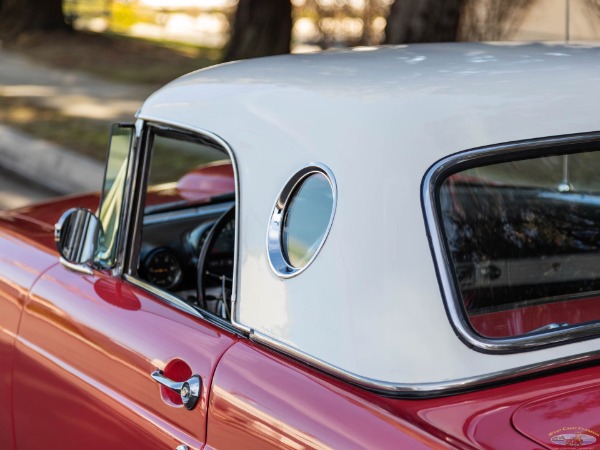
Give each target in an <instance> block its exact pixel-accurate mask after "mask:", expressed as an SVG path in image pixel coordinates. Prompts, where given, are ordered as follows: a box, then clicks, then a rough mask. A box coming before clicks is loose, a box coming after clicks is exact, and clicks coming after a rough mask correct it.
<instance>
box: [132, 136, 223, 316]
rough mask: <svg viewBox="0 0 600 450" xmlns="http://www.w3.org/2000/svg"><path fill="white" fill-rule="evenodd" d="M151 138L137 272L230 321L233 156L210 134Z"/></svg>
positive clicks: (139, 276) (206, 310) (145, 279)
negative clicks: (231, 157) (208, 136)
mask: <svg viewBox="0 0 600 450" xmlns="http://www.w3.org/2000/svg"><path fill="white" fill-rule="evenodd" d="M148 142H149V144H148V147H149V148H148V150H149V153H148V154H149V157H150V160H149V164H148V179H147V184H146V190H145V199H144V201H145V206H144V214H143V225H142V227H141V244H140V249H139V257H138V261H137V275H138V278H140V279H141V280H143V281H144V282H145V283H147V284H149V285H151V286H153V287H154V288H158V289H161V290H163V291H165V292H168V293H169V294H172V295H174V296H176V297H178V298H179V299H181V300H183V301H185V302H187V303H188V304H189V305H190V306H192V307H194V308H197V309H199V310H202V311H204V312H209V313H212V314H215V315H217V316H219V317H221V318H223V319H227V320H229V319H230V314H231V294H232V284H233V267H234V251H233V249H234V248H235V178H234V172H233V165H232V161H231V159H230V157H229V154H228V153H227V151H226V150H225V149H224V148H223V147H222V146H220V145H219V144H218V143H216V142H214V141H213V140H211V139H208V138H205V137H202V136H192V135H189V134H181V133H175V132H171V131H161V130H155V131H151V132H150V134H149V139H148ZM223 218H228V219H227V220H228V221H227V223H226V224H225V226H223V224H222V221H223V220H222V219H223Z"/></svg>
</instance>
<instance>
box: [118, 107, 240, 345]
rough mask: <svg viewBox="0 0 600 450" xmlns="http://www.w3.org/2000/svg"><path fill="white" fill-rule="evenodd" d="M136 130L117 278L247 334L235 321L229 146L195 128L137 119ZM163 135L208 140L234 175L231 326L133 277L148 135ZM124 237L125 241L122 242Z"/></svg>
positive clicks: (232, 157)
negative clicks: (135, 143)
mask: <svg viewBox="0 0 600 450" xmlns="http://www.w3.org/2000/svg"><path fill="white" fill-rule="evenodd" d="M136 129H138V130H139V131H138V132H139V138H138V140H137V146H136V150H135V159H134V160H133V161H132V166H133V167H134V169H132V173H131V176H132V178H131V182H130V183H129V190H128V192H127V195H128V198H129V199H130V200H131V203H130V204H131V205H132V208H130V209H129V210H128V211H127V212H128V221H127V228H126V232H125V233H122V236H123V247H122V252H123V253H124V257H123V266H122V271H121V272H120V273H119V275H122V276H123V278H124V279H125V280H127V281H128V282H129V283H131V284H133V285H135V286H137V287H138V288H141V289H144V290H145V291H147V292H149V293H150V294H152V295H154V296H155V297H157V298H159V299H160V300H162V301H163V302H164V303H166V304H168V305H170V306H172V307H174V308H176V309H178V310H180V311H183V312H185V313H188V314H191V315H192V316H194V317H197V318H200V319H204V320H206V321H208V322H211V323H213V324H215V325H217V326H219V327H221V328H224V329H226V330H227V331H230V332H232V333H234V334H237V335H242V334H247V333H248V332H247V329H246V328H245V327H243V326H241V325H238V324H237V323H236V321H235V317H236V311H237V284H238V283H237V281H238V270H239V264H238V262H239V257H238V253H239V228H240V225H239V211H240V208H239V199H240V195H239V177H238V169H237V161H236V158H235V154H234V153H233V151H232V149H231V148H230V146H229V145H228V144H227V143H226V142H225V141H224V140H223V139H221V138H220V137H219V136H217V135H216V134H214V133H211V132H209V131H206V130H202V129H197V128H192V129H190V128H187V127H185V126H182V125H174V124H171V123H163V122H160V121H157V120H154V119H144V118H143V117H140V118H139V119H138V122H137V123H136ZM157 131H158V132H159V133H161V132H162V133H163V135H164V134H167V135H174V136H181V137H184V138H186V139H188V140H193V141H200V140H209V141H211V142H213V143H215V144H217V145H218V146H219V147H220V148H221V149H222V150H224V151H225V154H226V155H227V156H228V157H229V158H230V161H231V164H232V167H233V172H234V184H235V208H236V209H235V221H236V227H235V243H234V263H233V285H232V297H231V322H228V321H225V320H223V319H221V318H220V317H218V316H216V315H214V314H211V313H210V312H208V311H200V310H198V309H196V308H194V307H192V306H190V305H189V304H188V303H186V302H185V301H184V300H182V299H180V298H179V297H177V296H175V295H173V294H171V293H169V292H167V291H165V290H163V289H160V288H157V287H155V286H153V285H151V284H150V283H148V282H146V281H144V280H143V279H141V278H140V277H139V276H138V274H137V263H138V259H139V251H140V243H141V230H142V228H143V225H144V223H143V222H144V206H145V196H146V187H147V182H148V175H149V165H150V159H151V150H152V148H151V146H152V140H151V139H150V135H151V134H152V133H156V132H157ZM125 236H126V239H125Z"/></svg>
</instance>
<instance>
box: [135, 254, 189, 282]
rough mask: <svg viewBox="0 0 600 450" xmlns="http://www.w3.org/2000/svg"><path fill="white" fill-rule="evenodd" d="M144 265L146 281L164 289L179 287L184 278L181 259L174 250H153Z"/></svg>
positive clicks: (145, 259)
mask: <svg viewBox="0 0 600 450" xmlns="http://www.w3.org/2000/svg"><path fill="white" fill-rule="evenodd" d="M143 264H144V265H143V268H144V274H145V275H146V276H145V278H146V280H148V282H150V283H151V284H152V285H154V286H157V287H160V288H163V289H173V288H175V287H177V285H179V283H180V282H181V279H182V277H183V270H182V268H181V262H180V261H179V258H178V257H177V255H176V254H175V253H174V252H173V251H172V250H169V249H166V248H157V249H154V250H152V251H151V252H150V253H148V255H146V257H145V258H144V263H143Z"/></svg>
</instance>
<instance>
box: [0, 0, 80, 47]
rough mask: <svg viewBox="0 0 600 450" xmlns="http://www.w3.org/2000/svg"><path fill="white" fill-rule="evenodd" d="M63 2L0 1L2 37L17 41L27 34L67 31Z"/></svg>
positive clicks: (42, 0)
mask: <svg viewBox="0 0 600 450" xmlns="http://www.w3.org/2000/svg"><path fill="white" fill-rule="evenodd" d="M67 29H69V26H68V25H67V24H66V22H65V18H64V15H63V10H62V0H0V36H1V37H2V38H3V39H6V40H14V39H17V38H18V37H19V36H20V35H22V34H23V33H27V32H37V31H55V30H67Z"/></svg>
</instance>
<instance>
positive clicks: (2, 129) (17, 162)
mask: <svg viewBox="0 0 600 450" xmlns="http://www.w3.org/2000/svg"><path fill="white" fill-rule="evenodd" d="M140 70H143V68H141V69H140ZM155 89H156V86H136V85H127V84H119V83H114V82H110V81H106V80H103V79H99V78H96V77H93V76H91V75H88V74H85V73H80V72H75V71H65V70H58V69H53V68H48V67H46V66H42V65H39V64H36V63H35V62H33V61H31V60H28V59H26V58H24V57H22V56H19V55H17V54H15V53H11V52H7V51H4V50H0V107H2V97H13V96H14V97H28V98H29V100H30V101H31V102H32V103H35V104H39V105H40V106H45V107H51V108H54V109H57V110H59V111H61V112H63V113H64V114H65V115H68V116H73V117H75V116H78V117H87V118H94V119H101V120H107V121H108V122H118V121H128V122H131V121H133V119H134V115H135V112H136V111H137V110H138V109H139V107H140V106H141V104H142V102H143V100H144V99H145V98H146V97H148V95H150V94H151V93H152V92H153V91H154V90H155ZM106 139H107V145H108V133H107V136H106ZM0 166H1V167H3V168H5V169H6V170H8V171H11V172H14V173H17V174H18V175H20V176H23V177H26V178H28V179H32V180H35V182H36V183H38V184H42V185H44V186H46V187H48V188H49V189H52V190H54V191H57V192H59V193H62V194H71V193H75V192H82V191H90V190H97V189H98V188H99V186H100V183H101V179H102V176H103V165H102V163H99V162H97V161H94V160H91V159H90V158H87V157H84V156H81V155H79V154H77V152H74V151H72V150H69V149H65V148H62V147H59V146H57V145H54V144H52V143H49V142H46V141H43V140H38V139H36V138H33V137H31V136H28V135H26V134H23V133H20V132H17V131H14V130H13V129H11V128H9V127H6V126H3V125H0Z"/></svg>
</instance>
